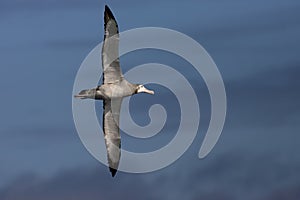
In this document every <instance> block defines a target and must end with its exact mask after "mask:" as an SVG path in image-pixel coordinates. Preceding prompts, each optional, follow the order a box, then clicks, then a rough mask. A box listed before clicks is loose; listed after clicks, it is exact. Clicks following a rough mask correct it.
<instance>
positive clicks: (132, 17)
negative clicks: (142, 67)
mask: <svg viewBox="0 0 300 200" xmlns="http://www.w3.org/2000/svg"><path fill="white" fill-rule="evenodd" d="M105 4H108V5H109V6H110V8H111V9H112V11H113V12H114V14H115V17H116V18H117V20H118V23H119V28H120V31H125V30H128V29H131V28H138V27H145V26H158V27H165V28H171V29H174V30H177V31H180V32H182V33H184V34H187V35H188V36H190V37H192V38H193V39H195V40H196V41H198V42H199V43H200V44H201V45H202V46H203V47H204V48H205V49H206V50H207V52H208V53H209V54H210V55H211V57H212V58H213V59H214V61H215V63H216V64H217V66H218V68H219V70H220V72H221V74H222V77H223V79H224V83H225V87H226V92H227V98H228V112H227V119H226V123H225V127H224V131H223V133H222V136H221V138H220V140H219V142H218V143H217V145H216V147H215V148H214V149H213V151H212V152H211V153H210V154H209V156H208V157H207V158H205V159H203V160H199V159H198V157H197V154H198V151H199V147H200V145H201V142H202V139H203V137H204V135H203V134H204V133H205V130H206V129H207V126H208V120H209V117H210V109H209V106H210V103H209V96H208V92H207V89H206V87H205V83H204V82H203V80H202V78H201V76H199V77H198V76H194V75H193V74H194V73H193V72H194V71H193V70H192V69H190V68H191V66H189V65H188V64H187V63H186V62H185V61H184V60H183V59H180V58H178V57H176V56H175V55H171V54H168V53H166V52H161V51H154V50H146V51H140V52H133V53H130V54H128V55H125V56H124V57H122V58H121V62H122V69H123V71H124V72H126V71H128V70H130V69H131V68H132V67H134V66H136V65H139V64H143V63H149V62H158V63H163V64H168V65H169V66H172V67H174V68H175V69H177V70H179V71H180V72H181V73H182V74H184V75H185V76H186V77H187V78H188V79H189V80H190V82H191V84H192V86H193V87H194V88H195V91H196V93H197V97H198V98H199V101H200V102H201V103H200V107H201V118H202V121H201V123H200V129H199V132H198V135H197V137H196V140H195V141H194V143H193V144H192V146H191V147H190V148H189V149H188V151H187V152H186V153H185V154H184V155H183V156H182V157H181V158H180V159H179V160H177V161H176V162H175V163H173V164H172V165H171V166H169V167H167V168H164V169H162V170H159V171H156V172H152V173H148V174H138V175H137V174H128V173H123V172H118V174H117V176H116V177H115V178H114V179H113V178H111V176H110V173H109V171H108V169H107V167H106V166H104V165H102V164H101V163H99V162H98V161H97V160H95V159H94V158H93V157H92V156H91V155H90V154H89V153H88V152H87V151H86V149H85V148H84V146H83V144H82V143H81V141H80V139H79V137H78V135H77V132H76V129H75V126H74V122H73V118H72V89H73V82H74V79H75V76H76V73H77V70H78V69H79V67H80V64H81V62H82V61H83V59H84V58H85V57H86V56H87V54H88V53H89V52H90V51H91V50H92V49H93V48H94V47H95V46H96V45H97V44H98V43H100V42H101V40H102V39H103V10H104V5H105ZM299 9H300V2H299V1H297V0H287V1H277V0H265V1H260V0H254V1H245V0H229V1H220V0H210V1H207V0H197V1H196V0H188V1H177V0H165V1H159V0H153V1H145V2H142V1H138V0H111V1H100V0H98V1H97V0H89V1H84V0H74V1H72V0H60V1H58V0H44V1H38V0H0V37H1V42H0V53H1V56H0V57H1V59H0V66H1V67H0V91H1V104H0V110H1V112H0V118H1V126H0V199H3V200H10V199H22V200H27V199H31V200H35V199H43V200H47V199H64V200H66V199H72V200H76V199H98V200H99V199H117V198H118V199H157V198H159V199H195V200H196V199H206V200H226V199H230V200H234V199H246V200H247V199H251V200H253V199H255V200H271V199H272V200H274V199H289V200H296V199H297V200H298V199H299V198H300V192H299V191H300V176H299V167H300V159H299V146H300V135H299V132H300V125H299V124H300V117H299V114H300V93H299V91H300V90H299V89H300V79H299V77H298V76H299V75H300V66H299V65H300V57H299V52H300V45H299V44H300V13H299ZM182 66H185V68H184V70H183V68H182ZM152 87H154V88H155V90H156V91H159V92H158V95H155V96H153V97H151V98H148V97H147V96H145V95H140V96H138V95H137V96H135V97H134V98H132V100H131V104H130V105H131V108H132V110H131V113H132V117H133V119H135V120H136V122H137V123H138V124H141V125H146V124H147V123H148V122H149V118H148V115H147V112H148V111H147V109H145V108H144V105H147V106H148V107H149V106H150V105H151V104H153V103H161V104H162V105H164V106H165V108H166V110H167V112H168V114H169V117H168V121H167V124H166V127H165V128H164V129H163V130H162V132H160V133H159V134H158V135H157V136H155V137H157V138H155V137H154V138H153V139H150V140H138V139H134V138H131V137H128V136H126V134H125V133H122V137H123V141H122V142H123V143H122V145H123V146H122V147H124V148H125V149H129V150H133V151H146V150H148V149H149V148H150V149H151V148H153V149H156V148H160V147H161V146H163V145H164V144H166V143H167V142H168V140H169V139H171V138H172V137H173V135H172V134H174V132H176V129H177V127H178V123H179V115H180V113H178V112H176V109H174V108H176V107H177V106H178V102H177V101H176V99H174V95H173V94H172V93H171V92H170V91H169V90H168V89H167V88H164V87H159V86H157V85H152ZM178 87H180V85H179V86H178ZM133 105H136V106H133ZM100 107H101V104H99V108H100ZM100 111H101V110H100ZM99 116H101V113H99ZM99 119H100V121H101V118H100V117H99ZM191 120H192V119H191ZM162 135H164V136H162Z"/></svg>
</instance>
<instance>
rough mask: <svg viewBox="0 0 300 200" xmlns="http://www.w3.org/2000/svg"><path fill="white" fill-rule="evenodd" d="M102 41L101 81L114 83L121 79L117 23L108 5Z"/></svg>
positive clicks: (105, 12)
mask: <svg viewBox="0 0 300 200" xmlns="http://www.w3.org/2000/svg"><path fill="white" fill-rule="evenodd" d="M104 31H105V35H104V41H103V46H102V67H103V83H115V82H117V81H119V80H121V79H122V77H123V76H122V72H121V69H120V61H119V30H118V24H117V22H116V20H115V17H114V16H113V14H112V12H111V10H110V9H109V8H108V6H105V11H104Z"/></svg>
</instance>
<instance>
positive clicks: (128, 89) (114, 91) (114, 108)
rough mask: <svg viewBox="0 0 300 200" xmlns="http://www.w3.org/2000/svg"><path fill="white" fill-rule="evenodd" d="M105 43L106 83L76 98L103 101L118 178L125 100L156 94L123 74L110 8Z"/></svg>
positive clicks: (109, 156)
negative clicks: (139, 94) (144, 94)
mask: <svg viewBox="0 0 300 200" xmlns="http://www.w3.org/2000/svg"><path fill="white" fill-rule="evenodd" d="M104 31H105V34H104V42H103V47H102V67H103V84H102V85H100V86H98V87H96V88H93V89H87V90H82V91H81V92H80V93H79V94H78V95H75V97H76V98H80V99H96V100H103V132H104V139H105V145H106V149H107V160H108V165H109V169H110V172H111V174H112V176H115V174H116V172H117V170H118V166H119V162H120V156H121V150H120V148H121V137H120V129H119V119H120V109H121V104H122V99H123V98H124V97H127V96H131V95H133V94H137V93H140V92H146V93H149V94H154V92H153V91H151V90H148V89H146V88H145V87H144V86H143V85H140V84H132V83H130V82H128V81H127V80H126V79H125V78H124V77H123V74H122V71H121V68H120V61H119V30H118V24H117V22H116V20H115V17H114V16H113V14H112V12H111V10H110V9H109V7H108V6H105V11H104Z"/></svg>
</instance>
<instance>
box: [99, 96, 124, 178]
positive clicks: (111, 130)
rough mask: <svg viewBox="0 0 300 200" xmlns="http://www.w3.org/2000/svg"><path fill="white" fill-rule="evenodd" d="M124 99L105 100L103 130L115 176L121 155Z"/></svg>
mask: <svg viewBox="0 0 300 200" xmlns="http://www.w3.org/2000/svg"><path fill="white" fill-rule="evenodd" d="M121 104H122V99H121V98H120V99H112V100H109V99H106V100H104V101H103V111H104V112H103V132H104V139H105V144H106V149H107V159H108V164H109V170H110V172H111V173H112V176H115V174H116V172H117V170H118V166H119V162H120V156H121V150H120V148H121V137H120V129H119V118H120V108H121Z"/></svg>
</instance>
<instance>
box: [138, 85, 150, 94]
mask: <svg viewBox="0 0 300 200" xmlns="http://www.w3.org/2000/svg"><path fill="white" fill-rule="evenodd" d="M141 92H145V93H148V94H154V91H153V90H148V89H147V88H145V86H143V85H137V87H136V91H135V93H136V94H137V93H141Z"/></svg>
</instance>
